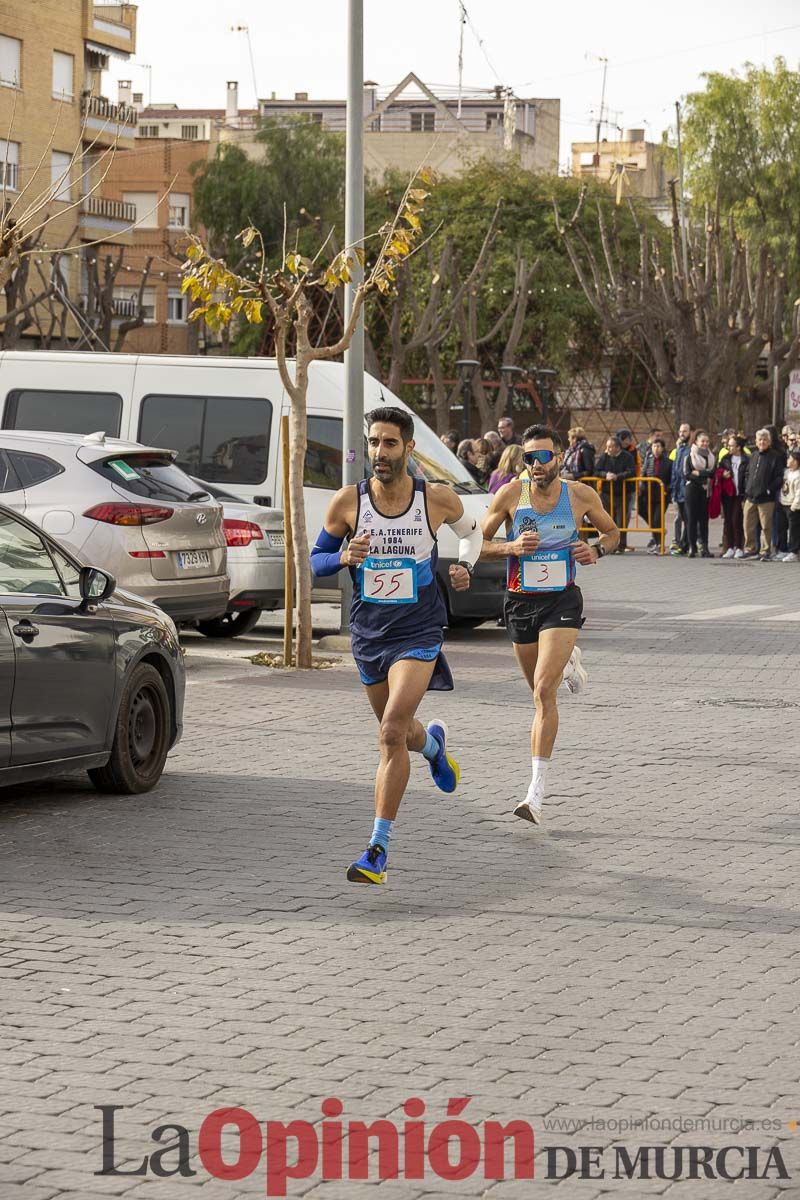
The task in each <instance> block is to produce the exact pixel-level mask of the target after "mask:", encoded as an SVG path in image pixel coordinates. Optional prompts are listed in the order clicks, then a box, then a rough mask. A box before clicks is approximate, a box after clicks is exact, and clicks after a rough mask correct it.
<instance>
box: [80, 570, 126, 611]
mask: <svg viewBox="0 0 800 1200" xmlns="http://www.w3.org/2000/svg"><path fill="white" fill-rule="evenodd" d="M116 586H117V581H116V579H115V578H114V576H113V575H109V573H108V571H104V570H102V568H100V567H81V571H80V576H79V587H80V592H81V610H82V611H83V612H90V611H92V610H93V609H94V608H95V607H96V606H97V605H98V604H102V602H103V601H104V600H107V599H108V597H109V596H110V595H111V593H112V592H113V591H114V588H115V587H116Z"/></svg>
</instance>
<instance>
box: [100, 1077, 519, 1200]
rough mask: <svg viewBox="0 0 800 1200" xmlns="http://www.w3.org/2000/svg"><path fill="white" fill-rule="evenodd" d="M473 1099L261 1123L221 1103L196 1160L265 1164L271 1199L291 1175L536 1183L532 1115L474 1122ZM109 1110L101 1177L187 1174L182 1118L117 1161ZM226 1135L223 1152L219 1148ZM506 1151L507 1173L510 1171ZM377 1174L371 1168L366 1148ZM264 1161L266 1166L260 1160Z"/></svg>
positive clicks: (230, 1175) (104, 1109)
mask: <svg viewBox="0 0 800 1200" xmlns="http://www.w3.org/2000/svg"><path fill="white" fill-rule="evenodd" d="M469 1102H470V1098H469V1097H462V1098H458V1099H451V1100H450V1101H449V1102H448V1105H447V1117H446V1119H445V1120H444V1121H439V1122H438V1123H436V1124H433V1125H429V1124H427V1123H426V1122H425V1121H424V1120H423V1119H422V1118H423V1117H424V1115H425V1104H424V1102H423V1101H422V1100H419V1099H417V1098H415V1097H412V1098H410V1099H408V1100H406V1102H405V1104H404V1105H403V1112H404V1114H405V1116H406V1117H407V1118H408V1119H407V1120H405V1121H400V1122H399V1123H397V1122H395V1121H390V1120H375V1121H371V1122H370V1123H367V1122H364V1121H341V1120H338V1118H339V1117H341V1116H342V1113H343V1112H344V1105H343V1104H342V1102H341V1100H337V1099H336V1098H335V1097H330V1098H328V1099H326V1100H323V1101H322V1105H321V1110H322V1117H323V1119H322V1121H320V1122H318V1123H317V1124H312V1123H311V1122H310V1121H302V1120H293V1121H286V1122H284V1121H266V1122H264V1123H263V1125H262V1124H261V1123H260V1122H259V1121H258V1120H257V1119H256V1118H255V1117H254V1116H253V1114H252V1113H251V1112H248V1110H247V1109H245V1108H218V1109H216V1110H215V1111H214V1112H212V1113H209V1115H208V1116H207V1117H206V1118H205V1119H204V1121H203V1122H202V1124H201V1126H200V1129H199V1130H198V1133H197V1158H198V1159H199V1161H200V1164H201V1165H202V1167H203V1168H204V1169H205V1170H206V1171H207V1172H208V1174H209V1175H213V1176H214V1178H216V1179H230V1180H235V1179H245V1178H247V1177H248V1176H249V1175H252V1174H253V1173H254V1172H255V1171H256V1170H257V1169H258V1168H259V1166H260V1165H261V1166H262V1170H263V1171H264V1176H265V1194H266V1195H267V1196H285V1195H286V1194H287V1185H288V1182H289V1181H290V1180H292V1179H308V1178H310V1177H311V1176H312V1175H315V1174H316V1175H318V1176H319V1178H320V1179H331V1180H332V1179H339V1180H340V1179H354V1180H359V1179H370V1178H373V1179H424V1178H425V1177H426V1174H428V1173H429V1172H430V1173H432V1174H434V1175H438V1176H439V1178H440V1179H446V1180H452V1181H454V1182H456V1181H458V1180H460V1179H468V1178H469V1176H471V1175H474V1174H475V1172H476V1171H477V1170H478V1169H479V1168H480V1167H481V1165H482V1166H483V1177H484V1178H485V1179H507V1178H509V1179H533V1154H534V1134H533V1128H532V1126H531V1125H529V1124H528V1122H527V1121H520V1120H513V1121H509V1122H508V1123H507V1124H505V1125H504V1124H502V1122H500V1121H484V1122H483V1125H482V1126H480V1127H476V1126H474V1125H471V1124H470V1123H469V1122H468V1121H466V1120H463V1119H461V1114H462V1113H463V1112H464V1110H465V1108H466V1107H467V1105H468V1104H469ZM95 1107H96V1108H97V1110H98V1111H99V1112H101V1113H102V1114H103V1166H102V1169H101V1170H99V1171H95V1175H155V1176H158V1177H160V1178H167V1177H170V1176H175V1175H182V1176H191V1175H197V1174H198V1172H197V1171H196V1170H195V1169H194V1168H193V1167H192V1165H191V1164H192V1157H193V1150H192V1141H191V1135H190V1133H189V1130H188V1129H187V1128H186V1127H185V1126H183V1125H179V1124H176V1123H169V1124H163V1125H159V1126H157V1127H156V1128H155V1129H153V1130H151V1132H150V1137H151V1140H152V1141H153V1142H155V1143H156V1144H157V1145H158V1147H159V1148H158V1149H157V1150H153V1151H152V1152H151V1153H150V1154H145V1155H144V1157H143V1158H142V1160H141V1162H140V1163H139V1164H138V1166H134V1167H131V1166H128V1167H123V1166H118V1165H117V1164H116V1147H115V1138H116V1130H115V1120H116V1113H117V1112H118V1111H120V1110H121V1109H122V1108H123V1107H124V1106H123V1105H119V1104H100V1105H96V1106H95ZM223 1141H224V1148H223ZM507 1149H508V1153H509V1158H510V1160H511V1169H510V1171H509V1172H508V1173H506V1151H507ZM371 1151H372V1152H374V1153H375V1155H376V1160H377V1161H376V1164H375V1165H376V1166H377V1170H373V1172H372V1174H370V1152H371ZM262 1164H263V1165H262Z"/></svg>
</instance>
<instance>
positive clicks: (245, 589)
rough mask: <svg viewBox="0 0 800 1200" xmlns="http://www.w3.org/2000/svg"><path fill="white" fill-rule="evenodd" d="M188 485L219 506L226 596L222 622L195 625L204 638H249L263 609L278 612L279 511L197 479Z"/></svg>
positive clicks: (282, 561) (282, 558)
mask: <svg viewBox="0 0 800 1200" xmlns="http://www.w3.org/2000/svg"><path fill="white" fill-rule="evenodd" d="M192 481H193V482H194V483H196V484H197V486H198V488H205V489H206V491H208V492H210V493H211V495H212V496H213V497H214V499H215V500H219V501H220V503H221V504H222V517H223V521H222V528H223V532H224V534H225V542H226V544H227V547H228V574H229V575H230V578H231V594H230V599H229V601H228V611H227V612H226V613H225V615H224V617H216V618H214V619H213V620H211V621H199V622H198V626H197V627H198V629H199V630H200V632H201V633H204V634H205V635H206V637H237V636H238V635H239V634H241V633H249V632H250V630H251V629H252V628H253V626H254V625H255V624H256V623H257V622H258V618H259V617H260V616H261V613H262V612H263V611H264V609H266V610H267V611H268V612H271V611H272V610H273V609H275V608H283V603H284V591H283V588H284V577H285V571H286V541H285V535H284V528H283V511H282V510H281V509H279V508H264V507H262V505H260V504H248V502H247V501H246V500H242V499H241V498H240V497H239V496H234V495H233V493H232V492H226V491H225V490H224V489H223V488H220V487H219V486H218V485H217V484H215V483H206V482H205V480H203V479H196V478H195V477H194V476H192Z"/></svg>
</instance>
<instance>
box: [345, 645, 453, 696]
mask: <svg viewBox="0 0 800 1200" xmlns="http://www.w3.org/2000/svg"><path fill="white" fill-rule="evenodd" d="M353 657H354V658H355V664H356V666H357V667H358V673H359V675H360V676H361V682H362V683H363V684H364V686H365V687H372V686H373V685H374V684H376V683H383V682H384V681H385V680H386V679H387V677H388V675H389V668H390V667H391V666H393V664H394V663H396V662H399V661H400V660H401V659H403V658H418V659H421V660H422V662H432V661H433V660H434V659H435V660H436V666H435V667H434V669H433V675H432V676H431V681H430V683H429V684H428V691H429V692H452V690H453V676H452V674H451V672H450V667H449V666H448V663H447V659H446V658H445V656H444V654H443V653H442V644H441V642H440V643H439V645H438V646H422V647H420V646H409V645H405V646H393V647H391V648H389V649H386V650H383V651H381V653H380V654H378V655H377V656H376V657H374V658H356V656H355V655H354V656H353Z"/></svg>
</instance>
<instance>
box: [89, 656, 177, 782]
mask: <svg viewBox="0 0 800 1200" xmlns="http://www.w3.org/2000/svg"><path fill="white" fill-rule="evenodd" d="M170 729H171V711H170V701H169V696H168V695H167V689H166V687H165V685H164V680H163V679H162V678H161V676H160V675H159V673H158V671H157V670H156V669H155V667H151V666H149V665H148V664H147V663H140V665H139V666H138V667H136V669H135V670H134V671H133V673H132V675H131V677H130V679H129V680H128V682H127V683H126V685H125V690H124V691H123V693H122V701H121V703H120V706H119V713H118V715H117V725H116V729H115V731H114V744H113V746H112V747H111V758H110V759H109V761H108V762H107V763H106V765H105V766H104V767H94V768H92V770H91V771H89V778H90V779H91V781H92V783H93V784H94V786H95V787H96V788H97V790H98V791H100V792H117V793H119V794H121V795H133V794H134V793H136V792H149V791H150V789H151V788H153V787H155V785H156V784H157V783H158V781H159V779H160V778H161V772H162V771H163V770H164V762H165V760H166V757H167V751H168V750H169V742H170Z"/></svg>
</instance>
